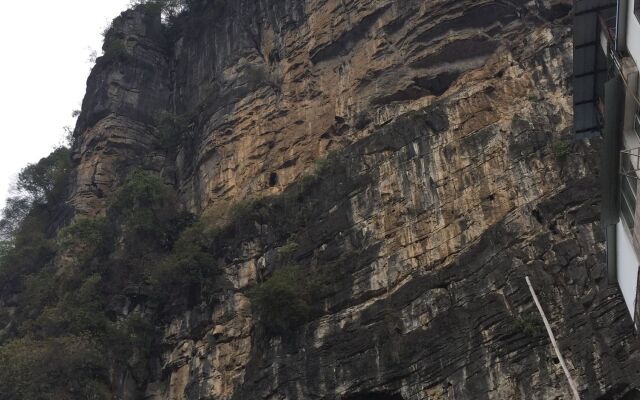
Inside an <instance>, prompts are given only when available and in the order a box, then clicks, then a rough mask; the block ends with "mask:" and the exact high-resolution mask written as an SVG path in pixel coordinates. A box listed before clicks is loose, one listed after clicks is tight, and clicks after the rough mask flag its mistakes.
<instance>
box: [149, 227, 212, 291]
mask: <svg viewBox="0 0 640 400" xmlns="http://www.w3.org/2000/svg"><path fill="white" fill-rule="evenodd" d="M210 240H211V236H210V233H209V232H207V228H206V226H205V225H204V224H203V223H202V222H198V223H195V224H194V225H192V226H190V227H188V228H186V229H185V230H184V231H183V232H182V233H181V235H180V237H179V239H178V240H177V241H176V243H175V244H174V246H173V248H172V249H171V252H170V253H169V254H168V255H167V256H166V257H165V258H164V259H163V260H162V261H161V262H160V263H158V264H157V265H156V266H155V267H154V268H153V269H151V270H150V271H149V281H150V283H151V284H152V285H153V287H154V288H155V290H156V293H157V294H158V296H162V297H167V294H169V293H183V294H184V293H196V294H199V295H200V297H207V296H208V295H210V293H211V291H212V289H213V285H214V280H215V278H216V276H217V275H218V269H217V266H216V261H215V258H214V257H213V255H212V254H211V252H210V249H209V248H210Z"/></svg>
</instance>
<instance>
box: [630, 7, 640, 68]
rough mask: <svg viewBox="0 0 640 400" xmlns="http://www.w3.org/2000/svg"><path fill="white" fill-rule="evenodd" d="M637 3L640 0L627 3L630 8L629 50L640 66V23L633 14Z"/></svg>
mask: <svg viewBox="0 0 640 400" xmlns="http://www.w3.org/2000/svg"><path fill="white" fill-rule="evenodd" d="M636 1H640V0H629V2H628V3H627V4H628V7H629V10H628V12H627V48H628V49H629V53H630V54H631V57H633V59H634V60H635V62H636V65H638V64H640V22H638V18H636V16H635V14H634V12H633V8H634V2H636Z"/></svg>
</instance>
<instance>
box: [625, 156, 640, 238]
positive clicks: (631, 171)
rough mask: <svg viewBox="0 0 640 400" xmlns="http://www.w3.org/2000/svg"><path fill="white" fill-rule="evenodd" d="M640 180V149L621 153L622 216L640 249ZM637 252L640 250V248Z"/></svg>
mask: <svg viewBox="0 0 640 400" xmlns="http://www.w3.org/2000/svg"><path fill="white" fill-rule="evenodd" d="M639 180H640V147H637V148H633V149H624V150H622V151H620V216H621V217H622V220H623V221H624V223H625V225H626V226H627V228H628V229H629V231H630V233H631V236H632V237H633V239H634V240H633V242H634V246H637V247H640V240H638V239H640V238H638V237H637V236H638V234H637V233H636V229H635V228H636V226H637V225H638V224H636V220H637V219H638V216H637V215H636V214H638V212H637V211H638V210H637V198H638V186H639V185H638V181H639ZM637 250H640V248H638V249H637Z"/></svg>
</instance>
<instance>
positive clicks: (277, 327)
mask: <svg viewBox="0 0 640 400" xmlns="http://www.w3.org/2000/svg"><path fill="white" fill-rule="evenodd" d="M319 294H320V289H319V287H318V285H317V284H316V283H315V282H314V281H313V280H312V279H311V278H310V277H309V276H308V274H306V273H305V271H303V270H302V269H301V268H300V267H297V266H288V267H283V268H280V269H278V270H276V271H275V272H274V273H273V274H272V275H271V277H269V278H268V279H267V280H266V281H264V282H262V283H260V284H259V285H257V286H256V287H255V288H254V289H253V290H252V291H251V292H250V294H249V297H250V298H251V304H252V307H253V309H254V311H255V312H256V314H257V315H258V318H259V321H260V323H262V324H264V326H265V327H266V329H267V330H269V331H270V332H272V333H275V334H286V333H289V332H292V331H293V330H295V329H296V328H297V327H299V326H301V325H303V324H305V323H306V322H309V321H311V320H312V319H313V318H314V317H315V316H316V315H317V313H318V310H319V307H318V300H319Z"/></svg>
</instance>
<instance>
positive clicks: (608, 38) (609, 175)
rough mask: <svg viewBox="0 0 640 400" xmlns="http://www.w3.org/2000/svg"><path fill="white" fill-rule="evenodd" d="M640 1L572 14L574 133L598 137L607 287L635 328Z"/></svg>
mask: <svg viewBox="0 0 640 400" xmlns="http://www.w3.org/2000/svg"><path fill="white" fill-rule="evenodd" d="M639 62H640V0H617V1H612V0H582V1H580V0H577V1H576V2H575V8H574V111H575V120H574V130H575V133H576V135H577V136H578V137H590V136H594V135H601V136H602V137H603V139H604V143H603V150H602V155H601V170H600V178H601V183H602V221H603V225H604V227H605V230H606V238H607V265H608V270H609V279H610V282H614V281H617V282H618V284H619V286H620V289H621V291H622V294H623V296H624V299H625V303H626V305H627V308H628V309H629V312H630V313H631V316H632V317H633V320H634V324H635V326H636V329H637V328H638V326H639V325H638V318H639V317H640V310H639V307H638V301H639V300H638V297H639V296H638V266H639V265H640V208H639V206H640V204H639V202H638V201H637V197H638V188H639V187H640V185H639V184H638V180H639V177H640V111H639V110H640V102H639V101H638V98H639V96H640V94H639V92H638V67H637V66H638V63H639Z"/></svg>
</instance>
